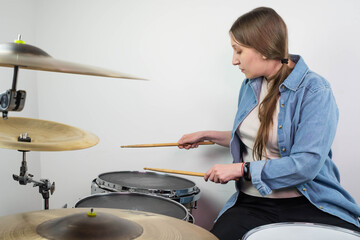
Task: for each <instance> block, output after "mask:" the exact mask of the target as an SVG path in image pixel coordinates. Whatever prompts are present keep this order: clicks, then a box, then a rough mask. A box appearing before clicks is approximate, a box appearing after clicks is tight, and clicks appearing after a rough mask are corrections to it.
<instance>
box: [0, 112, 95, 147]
mask: <svg viewBox="0 0 360 240" xmlns="http://www.w3.org/2000/svg"><path fill="white" fill-rule="evenodd" d="M20 135H22V137H20ZM19 137H20V140H19ZM29 140H31V141H29ZM98 142H99V138H98V137H97V136H95V135H94V134H92V133H89V132H87V131H84V130H81V129H79V128H75V127H72V126H69V125H65V124H61V123H57V122H52V121H45V120H39V119H32V118H21V117H9V118H8V119H3V118H0V147H1V148H8V149H15V150H23V151H67V150H77V149H84V148H89V147H92V146H94V145H96V144H97V143H98Z"/></svg>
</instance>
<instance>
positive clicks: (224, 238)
mask: <svg viewBox="0 0 360 240" xmlns="http://www.w3.org/2000/svg"><path fill="white" fill-rule="evenodd" d="M281 222H308V223H322V224H328V225H334V226H338V227H342V228H347V229H350V230H353V231H358V232H360V228H358V227H357V226H355V225H353V224H351V223H348V222H346V221H344V220H342V219H340V218H338V217H336V216H333V215H331V214H328V213H325V212H323V211H321V210H320V209H317V208H316V207H315V206H314V205H312V204H311V203H310V202H309V201H308V200H307V199H306V198H305V197H296V198H285V199H284V198H281V199H279V198H277V199H274V198H261V197H253V196H249V195H246V194H244V193H240V194H239V197H238V200H237V202H236V204H235V205H234V206H233V207H232V208H230V209H228V210H227V211H226V212H225V213H224V214H223V215H221V217H220V218H219V219H218V220H217V221H216V223H215V224H214V226H213V229H212V230H211V232H212V233H213V234H214V235H215V236H217V237H218V238H219V239H220V240H237V239H241V238H242V237H243V235H244V234H245V233H247V232H248V231H249V230H251V229H253V228H255V227H259V226H262V225H265V224H270V223H281Z"/></svg>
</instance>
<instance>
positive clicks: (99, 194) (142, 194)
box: [75, 192, 189, 221]
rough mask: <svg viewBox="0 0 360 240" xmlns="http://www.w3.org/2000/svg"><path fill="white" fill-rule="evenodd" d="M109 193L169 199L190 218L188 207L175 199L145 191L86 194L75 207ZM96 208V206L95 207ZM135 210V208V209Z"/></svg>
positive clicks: (186, 218) (187, 218) (168, 200)
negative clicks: (145, 192)
mask: <svg viewBox="0 0 360 240" xmlns="http://www.w3.org/2000/svg"><path fill="white" fill-rule="evenodd" d="M107 195H139V196H146V197H152V198H158V199H161V200H164V201H167V202H169V203H172V204H174V205H176V206H178V207H180V208H181V209H182V210H183V211H184V213H185V217H184V218H183V219H182V220H184V221H188V220H189V212H188V210H187V209H186V207H185V206H184V205H182V204H180V203H178V202H176V201H174V200H171V199H168V198H166V197H162V196H158V195H149V194H144V193H132V192H111V193H96V194H92V195H89V196H86V197H84V198H82V199H80V200H79V201H77V202H76V203H75V208H76V207H77V205H78V204H80V203H81V202H83V201H85V200H87V199H90V198H96V197H97V196H107ZM94 208H95V207H94ZM133 211H135V210H133ZM156 214H159V213H156Z"/></svg>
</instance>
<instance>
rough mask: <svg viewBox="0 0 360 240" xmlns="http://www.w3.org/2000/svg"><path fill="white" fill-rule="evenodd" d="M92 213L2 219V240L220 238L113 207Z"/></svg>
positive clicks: (64, 211)
mask: <svg viewBox="0 0 360 240" xmlns="http://www.w3.org/2000/svg"><path fill="white" fill-rule="evenodd" d="M88 212H89V209H88V208H69V209H66V208H63V209H55V210H43V211H37V212H28V213H21V214H15V215H9V216H5V217H1V218H0V239H3V240H20V239H21V240H22V239H27V240H40V239H56V240H65V239H66V240H83V239H84V240H85V239H92V240H98V239H99V240H100V239H101V240H110V239H111V240H115V239H121V240H122V239H137V240H150V239H156V240H165V239H166V240H167V239H177V240H183V239H186V240H188V239H196V240H215V239H217V238H216V237H215V236H214V235H213V234H212V233H210V232H208V231H207V230H205V229H203V228H201V227H199V226H196V225H194V224H191V223H188V222H186V221H182V220H180V219H177V218H173V217H169V216H165V215H160V214H155V213H148V212H142V211H133V210H123V209H110V208H97V209H95V212H96V216H93V215H94V214H89V215H90V216H89V215H88ZM91 216H93V217H91Z"/></svg>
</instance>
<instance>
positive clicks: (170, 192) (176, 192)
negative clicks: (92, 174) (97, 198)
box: [96, 171, 200, 198]
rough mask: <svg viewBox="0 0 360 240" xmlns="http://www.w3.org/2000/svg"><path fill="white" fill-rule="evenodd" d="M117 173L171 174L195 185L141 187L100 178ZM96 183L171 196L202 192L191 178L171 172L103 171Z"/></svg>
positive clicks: (121, 189)
mask: <svg viewBox="0 0 360 240" xmlns="http://www.w3.org/2000/svg"><path fill="white" fill-rule="evenodd" d="M115 173H145V174H152V175H155V176H171V177H172V178H178V179H181V180H186V181H189V182H191V183H193V185H194V186H193V187H190V188H184V189H168V188H164V189H157V188H139V187H133V186H127V185H125V184H118V183H112V182H108V181H105V180H103V179H101V178H100V177H101V175H105V174H115ZM96 183H97V184H98V185H99V187H105V188H106V187H110V188H111V189H115V190H118V191H120V192H126V191H130V192H138V191H140V192H141V193H152V194H164V195H168V196H169V197H170V198H171V197H181V196H187V195H192V194H198V193H199V192H200V189H199V188H198V187H197V186H196V185H195V183H194V182H193V181H191V180H188V179H185V178H180V177H176V176H172V175H169V174H163V173H154V172H145V171H114V172H106V173H101V174H99V176H98V177H97V178H96Z"/></svg>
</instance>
